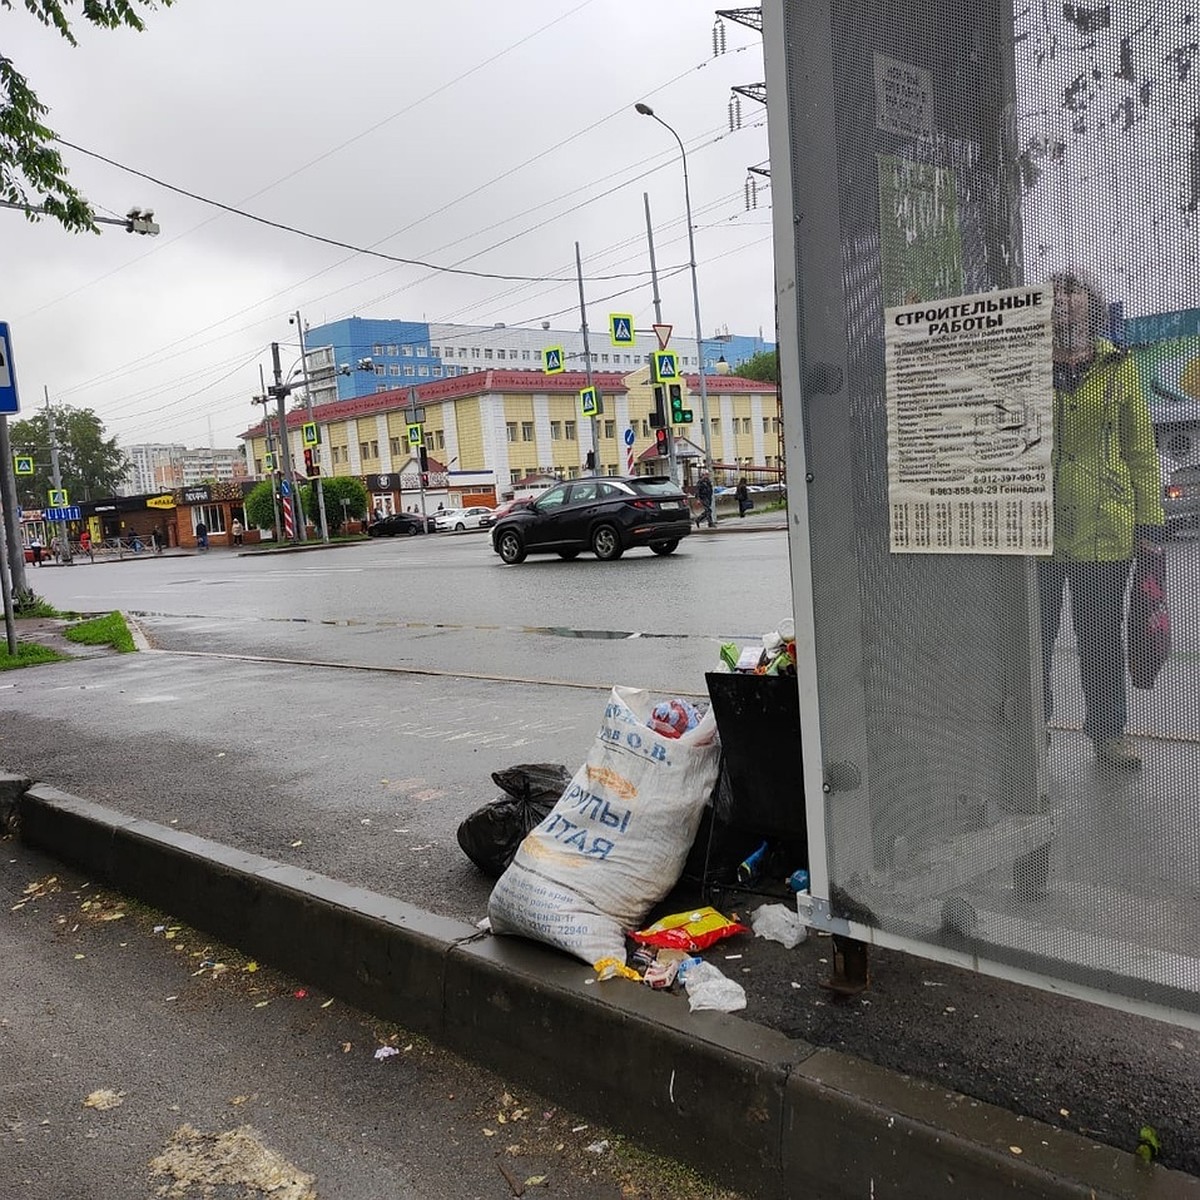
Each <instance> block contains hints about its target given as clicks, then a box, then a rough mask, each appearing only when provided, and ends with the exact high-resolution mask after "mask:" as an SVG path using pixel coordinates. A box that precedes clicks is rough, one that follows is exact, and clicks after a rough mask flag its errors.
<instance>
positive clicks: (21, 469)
mask: <svg viewBox="0 0 1200 1200" xmlns="http://www.w3.org/2000/svg"><path fill="white" fill-rule="evenodd" d="M13 471H14V472H15V473H16V474H18V475H32V474H33V458H32V456H31V455H28V454H18V455H16V456H15V457H14V458H13Z"/></svg>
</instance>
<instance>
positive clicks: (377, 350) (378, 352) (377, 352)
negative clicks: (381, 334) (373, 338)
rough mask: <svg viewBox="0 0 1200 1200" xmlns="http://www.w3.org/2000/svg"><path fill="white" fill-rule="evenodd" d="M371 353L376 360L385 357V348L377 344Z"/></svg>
mask: <svg viewBox="0 0 1200 1200" xmlns="http://www.w3.org/2000/svg"><path fill="white" fill-rule="evenodd" d="M371 353H372V354H374V355H375V357H376V358H381V357H382V356H383V347H382V346H381V345H380V344H379V343H378V342H376V343H375V345H373V346H372V347H371Z"/></svg>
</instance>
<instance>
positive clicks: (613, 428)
mask: <svg viewBox="0 0 1200 1200" xmlns="http://www.w3.org/2000/svg"><path fill="white" fill-rule="evenodd" d="M604 436H605V437H606V438H611V437H616V436H617V423H616V421H605V422H604Z"/></svg>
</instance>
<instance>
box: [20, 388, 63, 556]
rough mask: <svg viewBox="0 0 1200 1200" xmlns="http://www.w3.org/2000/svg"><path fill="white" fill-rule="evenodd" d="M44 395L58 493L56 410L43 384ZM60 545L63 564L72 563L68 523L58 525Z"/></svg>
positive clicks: (54, 478) (48, 390)
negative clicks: (51, 404)
mask: <svg viewBox="0 0 1200 1200" xmlns="http://www.w3.org/2000/svg"><path fill="white" fill-rule="evenodd" d="M42 395H43V396H44V397H45V399H46V430H47V432H48V433H49V435H50V477H51V478H52V479H53V480H54V490H55V491H58V490H60V489H61V488H62V476H61V475H60V474H59V473H58V438H57V437H56V436H55V433H54V410H53V409H52V408H51V407H50V389H49V387H47V386H46V385H45V384H42ZM68 499H70V497H68ZM58 544H59V546H60V548H61V549H62V553H63V562H65V563H69V562H70V561H71V538H70V535H69V534H68V532H67V523H66V521H59V523H58ZM22 557H24V555H22Z"/></svg>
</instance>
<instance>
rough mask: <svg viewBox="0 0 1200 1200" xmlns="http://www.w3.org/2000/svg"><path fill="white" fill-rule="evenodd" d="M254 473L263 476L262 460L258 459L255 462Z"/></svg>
mask: <svg viewBox="0 0 1200 1200" xmlns="http://www.w3.org/2000/svg"><path fill="white" fill-rule="evenodd" d="M254 473H255V475H261V474H262V473H263V469H262V459H261V458H256V459H255V460H254Z"/></svg>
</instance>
